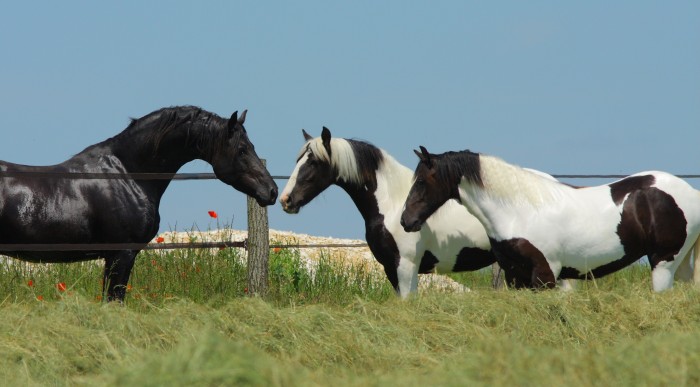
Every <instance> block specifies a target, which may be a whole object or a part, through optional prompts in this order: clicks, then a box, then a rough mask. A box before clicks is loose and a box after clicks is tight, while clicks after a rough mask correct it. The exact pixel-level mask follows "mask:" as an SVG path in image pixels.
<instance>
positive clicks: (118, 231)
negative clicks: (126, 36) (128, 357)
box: [0, 106, 277, 300]
mask: <svg viewBox="0 0 700 387" xmlns="http://www.w3.org/2000/svg"><path fill="white" fill-rule="evenodd" d="M245 115H246V112H245V111H244V112H243V114H241V116H240V117H238V114H237V113H233V115H232V116H231V118H230V119H225V118H221V117H219V116H217V115H216V114H213V113H210V112H208V111H205V110H202V109H200V108H197V107H192V106H185V107H172V108H164V109H160V110H157V111H154V112H152V113H150V114H148V115H146V116H144V117H142V118H139V119H134V120H132V122H131V124H130V125H129V126H128V127H127V128H126V129H125V130H124V131H122V132H121V133H119V134H118V135H116V136H114V137H112V138H110V139H108V140H105V141H103V142H101V143H98V144H95V145H92V146H89V147H87V148H86V149H85V150H83V151H82V152H80V153H79V154H77V155H76V156H74V157H72V158H71V159H69V160H67V161H65V162H63V163H61V164H58V165H52V166H26V165H18V164H13V163H9V162H5V161H0V172H2V173H3V174H4V175H6V176H4V177H2V178H0V244H6V245H7V244H103V245H104V244H117V243H127V244H131V245H133V244H136V245H137V246H138V245H143V246H145V245H146V244H147V243H148V242H149V241H150V240H151V239H152V238H153V237H154V236H155V235H156V233H157V232H158V226H159V222H160V215H159V212H158V207H159V204H160V200H161V197H162V196H163V193H164V192H165V189H166V188H167V187H168V185H169V184H170V179H172V176H173V175H175V173H176V172H177V171H178V169H180V167H181V166H182V165H184V164H185V163H187V162H190V161H192V160H194V159H201V160H204V161H207V162H208V163H209V164H211V165H212V167H213V170H214V173H215V175H216V177H217V178H218V179H219V180H221V181H222V182H224V183H226V184H228V185H231V186H233V188H235V189H237V190H239V191H241V192H243V193H246V194H248V195H250V196H252V197H254V198H255V199H256V200H257V201H258V203H259V204H260V205H270V204H273V203H274V202H275V200H276V198H277V185H276V184H275V182H274V180H273V179H272V177H271V176H270V174H269V172H268V171H267V169H266V168H265V167H264V166H263V164H262V162H261V160H260V159H259V158H258V155H257V154H256V153H255V149H254V147H253V144H251V142H250V140H249V139H248V135H247V133H246V130H245V128H244V127H243V124H244V122H245ZM80 173H88V174H89V173H98V174H128V173H160V174H165V177H166V179H160V180H148V179H135V178H130V177H123V178H121V177H120V178H108V179H81V178H75V177H73V178H71V177H70V176H66V174H80ZM37 174H38V175H37ZM61 174H63V176H60V175H61ZM168 175H169V178H168ZM43 250H45V249H37V250H36V251H26V250H22V251H5V252H3V254H6V255H9V256H12V257H15V258H18V259H21V260H25V261H30V262H49V263H58V262H77V261H84V260H93V259H97V258H104V259H105V271H104V284H103V292H104V291H105V290H106V293H107V299H109V300H123V299H124V296H125V290H126V285H127V283H128V281H129V275H130V274H131V269H132V267H133V265H134V260H135V257H136V255H137V254H138V252H139V251H140V250H141V247H138V248H130V249H126V250H113V249H109V250H99V249H95V250H86V251H83V250H73V251H60V250H61V249H55V250H58V251H43Z"/></svg>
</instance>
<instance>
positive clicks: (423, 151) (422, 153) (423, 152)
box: [413, 145, 433, 168]
mask: <svg viewBox="0 0 700 387" xmlns="http://www.w3.org/2000/svg"><path fill="white" fill-rule="evenodd" d="M419 148H420V153H418V151H417V150H415V149H414V150H413V151H414V152H416V155H418V158H419V159H421V161H423V162H425V163H426V164H427V165H428V168H432V167H433V160H432V157H431V156H430V153H429V152H428V150H427V149H425V147H424V146H423V145H421V146H419Z"/></svg>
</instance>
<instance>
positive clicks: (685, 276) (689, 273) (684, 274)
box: [674, 250, 693, 282]
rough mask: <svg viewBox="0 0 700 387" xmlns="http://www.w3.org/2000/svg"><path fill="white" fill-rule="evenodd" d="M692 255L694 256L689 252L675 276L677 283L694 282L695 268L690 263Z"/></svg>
mask: <svg viewBox="0 0 700 387" xmlns="http://www.w3.org/2000/svg"><path fill="white" fill-rule="evenodd" d="M691 255H693V254H692V251H691V250H688V252H687V253H686V254H685V257H683V260H682V261H681V263H680V265H679V266H678V269H676V274H675V275H674V279H675V280H676V281H683V282H690V281H692V280H693V267H692V265H691V261H690V256H691Z"/></svg>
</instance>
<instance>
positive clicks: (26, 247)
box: [0, 171, 700, 252]
mask: <svg viewBox="0 0 700 387" xmlns="http://www.w3.org/2000/svg"><path fill="white" fill-rule="evenodd" d="M552 176H553V177H554V178H556V179H621V178H624V177H627V176H629V175H620V174H610V175H580V174H553V175H552ZM676 176H678V177H680V178H682V179H698V178H700V174H682V175H676ZM18 177H22V178H35V179H59V178H60V179H86V180H98V179H99V180H118V179H133V180H178V181H183V180H212V179H217V177H216V175H215V174H214V173H175V174H173V173H145V172H144V173H102V172H38V171H0V179H2V178H18ZM272 178H273V179H275V180H288V179H289V176H279V175H273V176H272ZM249 211H250V209H249ZM269 247H270V248H271V249H273V248H297V249H303V248H337V247H340V248H346V247H348V248H358V247H367V243H354V244H343V243H326V244H294V243H292V244H286V243H284V244H283V243H275V244H270V246H269ZM205 248H216V249H225V248H243V249H246V250H247V249H248V239H245V240H243V241H220V242H188V243H40V244H36V243H5V244H0V252H21V251H64V252H65V251H76V252H77V251H110V250H173V249H205Z"/></svg>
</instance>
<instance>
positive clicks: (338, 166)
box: [298, 137, 413, 208]
mask: <svg viewBox="0 0 700 387" xmlns="http://www.w3.org/2000/svg"><path fill="white" fill-rule="evenodd" d="M368 146H372V147H374V146H373V145H370V144H368ZM374 148H376V149H377V150H378V151H379V152H381V154H382V161H381V163H380V164H379V165H378V166H377V170H376V175H375V176H376V179H377V192H376V195H377V200H378V201H379V203H378V204H379V206H380V208H388V207H390V206H391V207H393V206H395V205H403V201H404V200H405V199H406V196H407V195H408V191H409V190H410V189H411V184H412V183H413V171H411V170H410V169H409V168H408V167H406V166H404V165H403V164H401V163H399V162H398V161H396V159H395V158H394V157H393V156H391V155H390V154H389V153H387V152H386V151H385V150H383V149H381V148H378V147H374ZM307 151H311V152H312V153H313V154H314V155H315V157H317V158H319V159H320V160H322V161H324V162H327V163H330V165H331V166H332V167H333V168H334V169H335V170H337V171H338V176H336V178H337V179H338V180H344V181H345V182H348V183H350V184H356V185H365V184H366V183H367V182H366V181H364V177H363V174H362V173H361V171H360V170H359V168H358V165H359V163H358V161H357V159H356V158H355V153H354V152H353V147H352V145H351V144H350V142H348V140H346V139H344V138H332V139H331V155H330V156H329V155H328V152H327V151H326V148H325V147H324V146H323V140H322V139H321V138H320V137H317V138H313V139H311V140H309V141H308V142H307V143H306V144H305V145H304V147H302V149H301V152H300V153H299V156H298V158H301V157H303V155H304V153H305V152H307ZM397 203H398V204H397Z"/></svg>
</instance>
